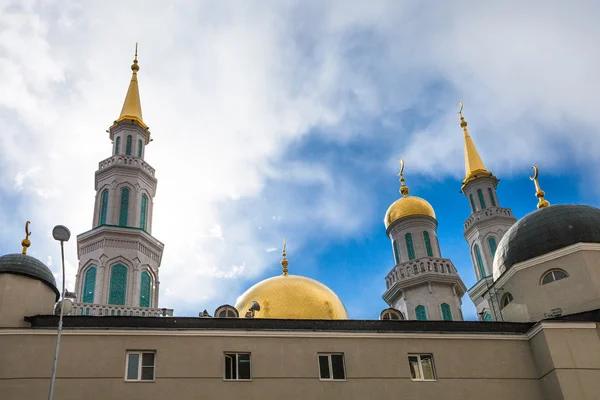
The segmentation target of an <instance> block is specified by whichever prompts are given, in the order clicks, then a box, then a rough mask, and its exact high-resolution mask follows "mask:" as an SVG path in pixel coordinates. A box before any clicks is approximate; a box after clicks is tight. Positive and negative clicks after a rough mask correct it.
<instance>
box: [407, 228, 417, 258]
mask: <svg viewBox="0 0 600 400" xmlns="http://www.w3.org/2000/svg"><path fill="white" fill-rule="evenodd" d="M404 240H405V241H406V250H407V251H408V259H409V260H414V259H415V258H417V257H416V256H415V248H414V246H413V240H412V235H411V234H410V233H407V234H406V235H404Z"/></svg>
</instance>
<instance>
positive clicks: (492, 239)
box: [487, 236, 498, 260]
mask: <svg viewBox="0 0 600 400" xmlns="http://www.w3.org/2000/svg"><path fill="white" fill-rule="evenodd" d="M487 242H488V246H489V248H490V254H491V255H492V260H493V259H494V256H495V255H496V248H497V247H498V246H497V244H496V238H495V237H493V236H490V237H489V238H488V240H487Z"/></svg>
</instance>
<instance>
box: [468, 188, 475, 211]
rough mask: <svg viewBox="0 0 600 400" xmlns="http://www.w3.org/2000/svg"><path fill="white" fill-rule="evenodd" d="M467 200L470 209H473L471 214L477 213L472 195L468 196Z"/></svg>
mask: <svg viewBox="0 0 600 400" xmlns="http://www.w3.org/2000/svg"><path fill="white" fill-rule="evenodd" d="M469 200H471V208H472V209H473V212H475V211H477V208H475V200H473V194H472V193H471V194H470V195H469Z"/></svg>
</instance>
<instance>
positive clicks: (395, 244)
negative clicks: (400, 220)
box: [392, 240, 400, 264]
mask: <svg viewBox="0 0 600 400" xmlns="http://www.w3.org/2000/svg"><path fill="white" fill-rule="evenodd" d="M392 248H393V249H394V261H395V262H396V264H400V253H399V252H398V243H396V241H395V240H392Z"/></svg>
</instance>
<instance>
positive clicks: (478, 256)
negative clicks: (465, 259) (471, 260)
mask: <svg viewBox="0 0 600 400" xmlns="http://www.w3.org/2000/svg"><path fill="white" fill-rule="evenodd" d="M475 261H476V262H477V269H478V270H479V279H480V280H481V279H483V278H485V277H486V274H485V268H484V267H483V258H482V257H481V250H480V249H479V245H478V244H477V243H476V244H475Z"/></svg>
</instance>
